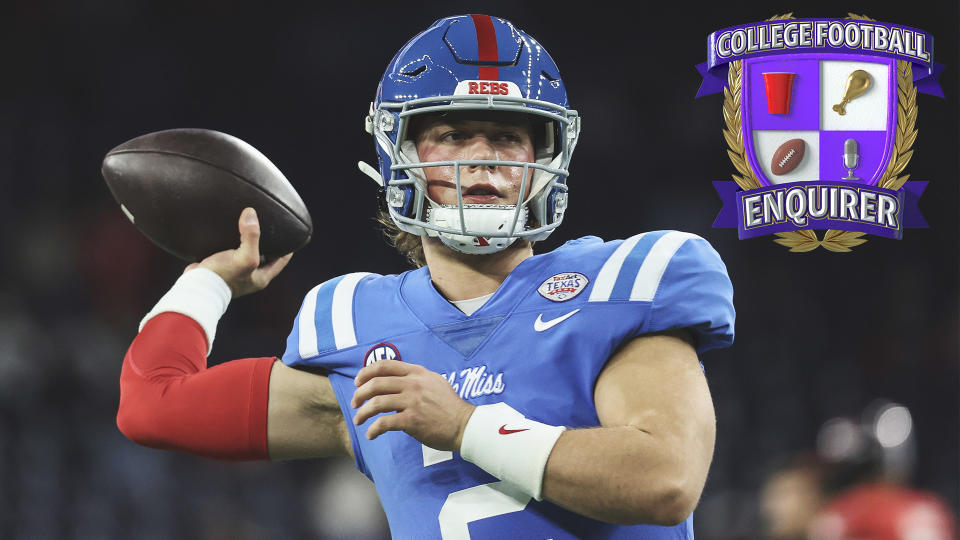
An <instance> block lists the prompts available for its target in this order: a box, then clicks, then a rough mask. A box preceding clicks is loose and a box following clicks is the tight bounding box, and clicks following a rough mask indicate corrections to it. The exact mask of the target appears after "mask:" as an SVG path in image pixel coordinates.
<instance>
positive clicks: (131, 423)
mask: <svg viewBox="0 0 960 540" xmlns="http://www.w3.org/2000/svg"><path fill="white" fill-rule="evenodd" d="M206 351H207V343H206V335H205V334H204V332H203V329H202V328H201V327H200V325H199V324H197V322H196V321H194V320H193V319H191V318H190V317H187V316H185V315H181V314H179V313H162V314H160V315H158V316H156V317H154V318H152V319H150V321H149V322H147V324H146V325H145V326H144V327H143V330H142V331H141V332H140V333H139V334H138V335H137V337H136V339H134V340H133V343H132V344H131V345H130V348H129V349H128V350H127V354H126V356H125V357H124V359H123V368H122V370H121V373H120V407H119V410H118V412H117V427H119V428H120V431H121V432H123V434H124V435H126V436H127V438H129V439H130V440H132V441H135V442H137V443H140V444H142V445H145V446H149V447H152V448H159V449H164V450H181V451H184V452H189V453H191V454H196V455H199V456H203V457H209V458H216V459H224V460H251V459H269V455H268V454H267V397H268V390H269V385H270V371H271V369H272V366H273V362H274V361H276V358H243V359H240V360H233V361H231V362H225V363H223V364H220V365H218V366H215V367H213V368H210V369H207V355H206Z"/></svg>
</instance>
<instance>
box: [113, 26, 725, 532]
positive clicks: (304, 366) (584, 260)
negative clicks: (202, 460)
mask: <svg viewBox="0 0 960 540" xmlns="http://www.w3.org/2000/svg"><path fill="white" fill-rule="evenodd" d="M366 126H367V130H368V132H370V133H371V134H372V135H373V136H374V138H375V141H376V150H377V154H378V157H379V167H378V168H377V169H375V168H374V167H372V166H369V165H364V164H361V169H362V170H364V171H365V172H366V173H367V174H369V175H370V176H372V177H373V178H374V179H375V180H376V181H377V182H378V183H379V184H380V186H381V189H382V194H383V197H384V201H383V202H384V207H385V215H386V216H387V219H388V220H389V223H391V224H392V225H393V230H392V233H391V235H392V238H393V241H394V244H395V245H396V246H398V248H400V249H401V250H402V251H403V252H404V253H405V254H406V255H407V256H408V257H409V258H410V259H411V260H413V261H414V262H416V263H417V265H418V266H419V268H418V269H416V270H412V271H408V272H404V273H402V274H399V275H388V276H380V275H374V274H367V273H355V274H348V275H344V276H339V277H335V278H333V279H330V280H328V281H325V282H323V283H321V284H319V285H317V286H316V287H314V288H312V289H311V290H310V291H309V292H308V293H307V294H306V296H305V298H304V300H303V304H302V306H301V307H300V310H299V313H298V315H297V316H296V319H295V320H294V322H293V330H292V332H291V333H290V337H289V339H288V342H287V350H286V352H285V353H284V354H283V356H282V362H279V361H276V358H247V359H240V360H235V361H232V362H227V363H224V364H221V365H218V366H216V367H214V368H211V369H207V368H206V356H207V354H208V353H209V351H210V348H211V347H212V343H213V339H214V333H215V330H216V324H217V321H218V319H219V317H220V316H221V315H222V314H223V313H224V311H225V310H226V308H227V305H228V303H229V301H230V299H231V297H237V296H240V295H243V294H248V293H251V292H255V291H258V290H260V289H262V288H263V287H265V286H266V285H267V283H269V281H270V280H271V279H272V278H273V277H274V276H276V275H277V273H278V272H280V271H281V270H282V268H283V266H284V265H285V264H286V263H287V261H288V260H289V256H287V257H284V258H282V259H278V260H277V261H274V262H273V263H271V264H268V265H266V266H263V267H258V263H259V262H260V257H259V251H258V238H259V225H258V222H257V219H256V215H255V213H254V212H253V211H252V209H247V210H245V211H244V213H243V215H242V216H241V217H240V222H239V231H240V237H241V243H240V247H239V248H238V249H236V250H231V251H225V252H221V253H217V254H215V255H212V256H210V257H208V258H207V259H205V260H204V261H202V262H201V263H199V264H194V265H191V266H189V267H188V268H187V270H186V271H185V273H184V274H183V276H181V277H180V279H179V280H178V281H177V283H176V284H175V285H174V286H173V288H172V289H171V290H170V291H169V292H168V293H167V294H166V295H165V296H164V297H163V298H162V299H161V300H160V301H159V303H158V304H157V306H155V307H154V309H153V310H151V311H150V313H149V314H148V315H147V316H146V317H145V318H144V320H143V322H142V323H141V331H140V333H139V335H138V336H137V337H136V339H135V340H134V342H133V344H132V345H131V347H130V349H129V350H128V352H127V355H126V357H125V359H124V365H123V371H122V374H121V387H122V395H121V402H120V410H119V413H118V425H119V427H120V429H121V430H122V431H123V432H124V433H125V434H126V435H127V436H128V437H130V438H131V439H133V440H134V441H137V442H139V443H141V444H145V445H148V446H152V447H156V448H168V449H178V450H182V451H187V452H191V453H194V454H198V455H203V456H208V457H216V458H222V459H267V458H269V459H279V460H283V459H292V458H306V457H320V456H336V455H349V456H352V457H353V459H354V460H355V462H356V466H357V468H358V469H359V470H360V471H362V472H363V473H364V474H365V475H367V476H368V477H369V478H370V479H371V480H372V481H373V482H374V483H375V485H376V488H377V491H378V494H379V496H380V500H381V502H382V504H383V507H384V510H385V512H386V514H387V518H388V521H389V524H390V530H391V533H392V535H393V536H394V537H395V538H442V539H447V540H450V539H464V538H553V539H560V538H645V539H660V538H664V539H665V538H693V525H692V511H693V509H694V507H695V505H696V503H697V500H698V498H699V496H700V493H701V490H702V489H703V486H704V482H705V480H706V476H707V470H708V468H709V464H710V461H711V456H712V453H713V446H714V438H715V418H714V410H713V404H712V401H711V398H710V394H709V390H708V387H707V383H706V381H705V378H704V374H703V371H702V366H701V364H700V363H699V361H698V356H697V354H698V352H702V351H705V350H707V349H711V348H714V347H724V346H728V345H729V344H730V343H731V342H732V341H733V324H734V310H733V305H732V288H731V284H730V280H729V278H728V277H727V273H726V269H725V267H724V265H723V262H722V261H721V260H720V257H719V256H718V255H717V253H716V251H714V250H713V249H712V248H711V247H710V245H709V244H708V243H707V242H706V241H704V240H703V239H701V238H699V237H697V236H695V235H692V234H688V233H683V232H677V231H655V232H648V233H643V234H637V235H635V236H631V237H629V238H627V239H626V240H614V241H608V242H605V241H603V240H601V239H599V238H596V237H584V238H579V239H576V240H572V241H569V242H567V243H566V244H564V245H563V246H561V247H560V248H557V249H555V250H553V251H551V252H548V253H542V254H539V255H534V253H533V249H532V246H533V243H534V242H535V241H538V240H541V239H543V238H546V237H547V235H549V234H550V233H551V232H552V231H553V230H554V229H555V228H556V227H557V226H558V225H559V224H560V223H561V221H562V219H563V216H564V214H565V211H566V208H567V176H568V169H569V164H570V159H571V156H572V154H573V151H574V148H575V147H576V144H577V140H578V138H579V135H580V117H579V116H578V114H577V112H576V111H574V110H572V109H570V108H569V107H568V103H567V96H566V91H565V88H564V84H563V80H562V79H561V77H560V73H559V72H558V70H557V67H556V65H555V64H554V62H553V60H552V59H551V58H550V56H549V55H548V54H547V52H546V51H545V50H544V48H543V47H542V46H541V45H540V44H539V43H538V42H537V41H536V40H535V39H533V38H532V37H530V36H529V35H527V34H525V33H524V32H522V31H520V30H519V29H517V28H516V27H515V26H514V25H513V24H511V23H510V22H508V21H506V20H503V19H499V18H495V17H490V16H486V15H466V16H457V17H448V18H444V19H441V20H439V21H437V22H435V23H434V24H433V25H431V26H430V27H429V28H428V29H426V30H425V31H423V32H422V33H420V34H418V35H417V36H415V37H414V38H413V39H412V40H410V41H409V42H408V43H407V44H406V45H405V46H404V47H403V48H402V49H401V50H400V52H399V53H397V55H396V56H395V57H394V59H393V60H392V61H391V62H390V64H389V66H388V68H387V70H386V73H385V74H384V76H383V78H382V80H381V83H380V87H379V89H378V91H377V96H376V101H375V102H374V103H373V104H372V105H371V108H370V112H369V116H368V117H367V121H366Z"/></svg>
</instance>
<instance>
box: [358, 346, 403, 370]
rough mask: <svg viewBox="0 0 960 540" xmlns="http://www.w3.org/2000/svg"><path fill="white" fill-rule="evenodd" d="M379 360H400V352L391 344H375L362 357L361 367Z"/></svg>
mask: <svg viewBox="0 0 960 540" xmlns="http://www.w3.org/2000/svg"><path fill="white" fill-rule="evenodd" d="M381 360H400V351H398V350H397V348H396V347H395V346H394V345H393V344H392V343H377V344H376V345H374V346H373V347H370V350H369V351H367V354H366V355H365V356H364V357H363V367H367V366H369V365H370V364H373V363H376V362H379V361H381Z"/></svg>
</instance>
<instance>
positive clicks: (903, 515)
mask: <svg viewBox="0 0 960 540" xmlns="http://www.w3.org/2000/svg"><path fill="white" fill-rule="evenodd" d="M817 452H818V454H819V455H820V456H821V458H822V459H823V460H824V461H825V463H826V464H827V467H826V469H825V470H826V476H825V487H826V488H827V490H828V491H829V492H830V493H833V494H834V496H833V497H832V498H831V499H830V500H829V502H827V504H826V506H825V507H824V509H823V511H821V512H820V513H819V515H818V516H817V517H816V518H815V519H814V521H813V523H812V524H811V526H810V533H809V538H810V539H811V540H950V539H955V538H957V526H956V519H955V518H954V516H953V512H952V511H951V509H950V508H949V506H948V505H947V503H946V502H945V501H944V500H943V499H942V498H941V497H939V496H938V495H936V494H934V493H932V492H928V491H923V490H919V489H914V488H911V487H908V485H907V484H908V482H909V481H910V476H911V473H912V471H913V466H914V461H915V454H916V442H915V437H914V430H913V421H912V418H911V416H910V411H909V410H908V409H907V408H906V407H904V406H903V405H899V404H896V403H891V402H886V401H878V402H875V403H874V404H872V405H871V406H870V407H868V409H867V410H866V412H865V414H864V419H863V421H862V422H861V423H859V424H858V423H857V422H855V421H854V420H852V419H850V418H834V419H832V420H830V421H828V422H826V423H825V424H824V425H823V427H822V428H821V429H820V433H819V435H818V437H817Z"/></svg>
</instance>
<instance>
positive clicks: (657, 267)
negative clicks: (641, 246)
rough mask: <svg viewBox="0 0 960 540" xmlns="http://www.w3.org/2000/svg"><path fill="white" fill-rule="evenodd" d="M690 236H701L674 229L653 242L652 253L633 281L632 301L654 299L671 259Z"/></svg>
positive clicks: (644, 261)
mask: <svg viewBox="0 0 960 540" xmlns="http://www.w3.org/2000/svg"><path fill="white" fill-rule="evenodd" d="M690 238H700V237H699V236H697V235H695V234H690V233H685V232H679V231H672V232H669V233H667V234H665V235H663V236H662V237H660V239H659V240H657V242H656V243H655V244H653V247H651V248H650V253H648V254H647V257H646V258H645V259H644V260H643V264H642V265H640V270H639V271H638V272H637V278H636V280H634V282H633V289H632V290H631V291H630V301H631V302H650V301H652V300H653V297H654V296H656V294H657V289H658V288H660V280H661V279H663V273H664V271H666V269H667V265H668V264H669V263H670V259H672V258H673V255H674V254H675V253H676V252H677V250H678V249H680V246H682V245H683V243H684V242H686V241H687V240H688V239H690Z"/></svg>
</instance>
